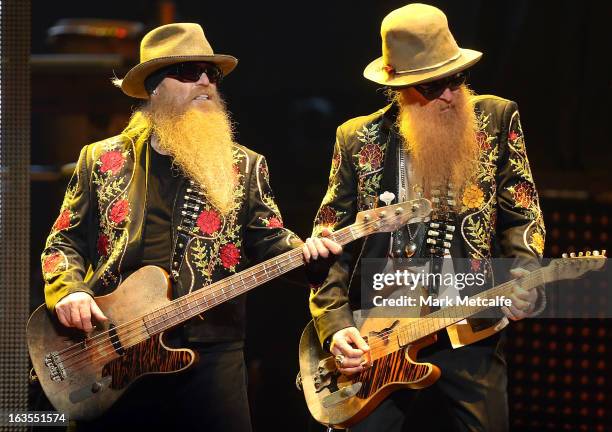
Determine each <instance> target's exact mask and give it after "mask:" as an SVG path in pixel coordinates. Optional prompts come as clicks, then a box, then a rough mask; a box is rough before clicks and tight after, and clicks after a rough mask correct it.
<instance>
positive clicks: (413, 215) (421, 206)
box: [355, 198, 431, 235]
mask: <svg viewBox="0 0 612 432" xmlns="http://www.w3.org/2000/svg"><path fill="white" fill-rule="evenodd" d="M430 213H431V202H430V201H429V200H428V199H425V198H420V199H416V200H412V201H405V202H401V203H398V204H393V205H387V206H384V207H378V208H375V209H372V210H364V211H361V212H359V213H357V217H356V219H355V225H357V226H358V227H359V228H360V229H362V230H364V231H366V235H367V234H373V233H377V232H391V231H395V230H398V229H400V228H401V227H403V226H404V225H406V224H408V223H416V222H422V221H423V219H424V218H426V217H427V216H429V214H430Z"/></svg>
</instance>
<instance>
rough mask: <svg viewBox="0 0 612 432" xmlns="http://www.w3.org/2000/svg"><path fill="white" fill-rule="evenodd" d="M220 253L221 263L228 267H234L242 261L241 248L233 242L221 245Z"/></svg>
mask: <svg viewBox="0 0 612 432" xmlns="http://www.w3.org/2000/svg"><path fill="white" fill-rule="evenodd" d="M220 255H221V263H222V264H223V267H225V268H227V269H229V268H232V267H234V266H235V265H236V264H238V261H240V249H238V248H237V247H236V245H235V244H233V243H228V244H226V245H223V246H221V250H220Z"/></svg>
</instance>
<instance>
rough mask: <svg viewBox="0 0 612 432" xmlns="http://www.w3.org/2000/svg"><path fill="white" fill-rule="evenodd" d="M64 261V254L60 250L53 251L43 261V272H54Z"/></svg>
mask: <svg viewBox="0 0 612 432" xmlns="http://www.w3.org/2000/svg"><path fill="white" fill-rule="evenodd" d="M61 261H62V254H60V253H59V252H55V253H52V254H51V255H49V256H47V257H46V258H45V260H44V261H43V272H45V273H54V272H55V270H57V267H58V266H59V264H60V262H61Z"/></svg>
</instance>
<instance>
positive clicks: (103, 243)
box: [98, 234, 108, 256]
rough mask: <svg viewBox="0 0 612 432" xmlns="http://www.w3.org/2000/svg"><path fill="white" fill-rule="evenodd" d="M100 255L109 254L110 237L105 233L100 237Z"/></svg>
mask: <svg viewBox="0 0 612 432" xmlns="http://www.w3.org/2000/svg"><path fill="white" fill-rule="evenodd" d="M98 255H101V256H106V255H108V237H107V236H106V235H104V234H100V236H99V237H98Z"/></svg>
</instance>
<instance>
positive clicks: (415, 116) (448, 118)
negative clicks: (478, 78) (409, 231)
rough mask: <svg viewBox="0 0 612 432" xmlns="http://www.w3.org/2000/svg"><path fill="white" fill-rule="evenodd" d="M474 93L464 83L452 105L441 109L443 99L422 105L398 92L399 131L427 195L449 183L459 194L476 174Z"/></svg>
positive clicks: (476, 145) (416, 176) (416, 174)
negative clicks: (472, 96)
mask: <svg viewBox="0 0 612 432" xmlns="http://www.w3.org/2000/svg"><path fill="white" fill-rule="evenodd" d="M470 96H471V92H470V90H469V89H468V88H467V87H466V86H462V87H461V88H460V89H459V91H458V92H457V93H456V94H455V96H454V98H453V103H452V107H451V108H450V109H449V110H447V111H445V112H441V111H440V109H441V108H442V102H441V101H440V100H437V99H436V100H434V101H432V102H430V103H427V104H425V105H423V106H421V105H420V104H419V103H418V102H413V103H409V102H408V101H407V100H406V99H407V98H406V96H405V94H403V93H400V92H396V94H395V95H394V97H395V100H396V102H397V103H398V105H399V107H400V112H399V115H398V118H397V126H398V130H399V132H400V135H401V136H402V138H403V140H402V141H403V145H404V148H405V149H406V150H407V151H408V153H409V154H410V158H411V164H412V169H413V173H414V176H415V178H414V182H415V183H418V184H419V185H420V186H422V187H423V190H424V193H425V196H430V195H431V190H432V188H438V187H442V188H445V187H446V185H447V184H448V183H449V182H450V183H451V184H452V190H453V192H455V193H456V194H459V193H460V191H461V190H462V189H463V187H464V186H465V183H466V182H467V181H468V180H469V179H470V178H471V177H472V175H473V174H474V169H475V162H476V158H477V156H478V143H477V140H476V114H475V113H474V106H473V104H472V103H471V102H470Z"/></svg>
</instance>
